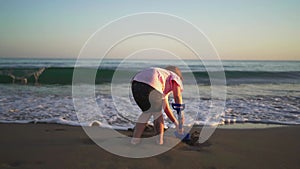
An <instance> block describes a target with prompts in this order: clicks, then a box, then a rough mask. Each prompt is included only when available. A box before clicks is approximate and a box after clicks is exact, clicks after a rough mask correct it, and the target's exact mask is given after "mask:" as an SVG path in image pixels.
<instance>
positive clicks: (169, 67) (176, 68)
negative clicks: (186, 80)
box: [165, 66, 183, 80]
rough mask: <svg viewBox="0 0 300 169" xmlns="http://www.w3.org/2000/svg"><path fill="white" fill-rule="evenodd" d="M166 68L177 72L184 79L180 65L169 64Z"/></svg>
mask: <svg viewBox="0 0 300 169" xmlns="http://www.w3.org/2000/svg"><path fill="white" fill-rule="evenodd" d="M165 69H167V70H169V71H172V72H174V73H176V74H177V75H178V76H179V77H180V79H181V80H183V77H182V74H181V71H180V69H179V68H178V67H176V66H167V67H165Z"/></svg>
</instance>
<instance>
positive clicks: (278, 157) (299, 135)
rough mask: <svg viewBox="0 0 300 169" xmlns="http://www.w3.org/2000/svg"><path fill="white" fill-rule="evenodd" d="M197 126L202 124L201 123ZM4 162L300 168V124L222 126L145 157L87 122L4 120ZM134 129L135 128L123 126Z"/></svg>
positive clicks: (0, 157)
mask: <svg viewBox="0 0 300 169" xmlns="http://www.w3.org/2000/svg"><path fill="white" fill-rule="evenodd" d="M194 130H199V128H195V129H194ZM0 133H1V139H0V168H1V169H2V168H3V169H5V168H7V169H11V168H20V169H26V168H30V169H31V168H32V169H36V168H43V169H48V168H49V169H60V168H63V169H67V168H70V169H77V168H78V169H90V168H120V169H127V168H128V169H135V168H137V169H143V168H156V169H157V168H172V169H175V168H180V169H194V168H195V169H258V168H261V169H289V168H290V169H295V168H299V166H300V156H299V154H300V126H289V127H274V128H264V129H221V128H218V129H217V130H216V132H215V133H214V134H213V136H212V137H211V138H210V139H209V140H208V141H206V142H205V143H203V144H196V145H194V146H191V145H187V144H185V143H180V144H178V145H177V146H175V147H174V148H172V149H171V150H169V151H167V152H165V153H163V154H160V155H157V156H154V157H150V158H144V159H131V158H125V157H120V156H117V155H114V154H111V153H109V152H107V151H105V150H103V149H102V148H100V147H99V146H97V145H96V144H95V143H94V142H93V141H92V140H90V139H89V137H88V136H87V135H86V134H85V132H84V131H83V129H82V128H81V127H75V126H66V125H58V124H0ZM122 133H124V134H126V135H131V134H132V131H122Z"/></svg>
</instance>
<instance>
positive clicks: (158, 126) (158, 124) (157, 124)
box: [153, 113, 164, 145]
mask: <svg viewBox="0 0 300 169" xmlns="http://www.w3.org/2000/svg"><path fill="white" fill-rule="evenodd" d="M157 116H158V117H157ZM154 119H155V120H154V122H153V123H154V129H155V132H156V134H158V140H157V144H160V145H162V144H163V143H164V118H163V116H162V114H161V113H159V114H154Z"/></svg>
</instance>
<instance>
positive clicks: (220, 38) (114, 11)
mask: <svg viewBox="0 0 300 169" xmlns="http://www.w3.org/2000/svg"><path fill="white" fill-rule="evenodd" d="M299 8H300V1H299V0H285V1H283V0H252V1H242V0H226V1H225V0H218V1H217V0H210V1H208V0H206V1H202V0H194V1H177V0H165V1H155V0H153V1H146V0H136V1H124V0H120V1H114V0H102V1H100V0H97V1H96V0H95V1H93V0H90V1H84V0H60V1H59V0H50V1H49V0H24V1H20V0H0V26H1V27H0V57H1V58H13V57H16V58H20V57H21V58H76V57H77V56H78V54H79V51H80V49H81V48H82V47H83V45H84V44H85V42H86V41H87V39H88V38H89V37H90V36H91V35H92V34H93V33H94V32H95V31H96V30H98V29H99V28H100V27H102V26H103V25H105V24H107V23H109V22H110V21H112V20H115V19H117V18H120V17H122V16H125V15H129V14H133V13H139V12H163V13H169V14H172V15H176V16H179V17H181V18H184V19H186V20H188V21H189V22H191V23H193V24H194V25H196V26H197V27H198V28H199V29H201V30H202V32H203V33H204V34H205V35H206V36H207V37H208V38H209V39H210V40H211V42H212V43H213V44H214V46H215V48H216V50H217V51H218V53H219V56H220V58H221V59H222V60H300V47H299V44H300V10H299ZM120 29H122V28H120ZM150 39H151V38H150ZM152 39H155V38H152ZM162 42H163V41H161V43H162ZM140 43H143V42H142V41H141V42H140ZM128 45H129V46H128ZM131 45H135V44H134V43H131ZM126 46H127V47H130V43H127V44H126ZM119 49H121V48H119ZM122 50H126V48H122ZM122 50H120V51H118V52H114V53H115V55H111V56H110V57H111V58H114V57H124V56H123V55H124V54H125V53H126V51H122ZM186 55H188V54H186ZM188 58H189V57H188V56H186V58H185V59H188Z"/></svg>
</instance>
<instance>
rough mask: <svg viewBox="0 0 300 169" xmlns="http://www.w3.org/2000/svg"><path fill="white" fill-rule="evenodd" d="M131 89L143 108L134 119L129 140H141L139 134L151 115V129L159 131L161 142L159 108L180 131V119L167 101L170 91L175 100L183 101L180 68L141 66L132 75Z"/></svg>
mask: <svg viewBox="0 0 300 169" xmlns="http://www.w3.org/2000/svg"><path fill="white" fill-rule="evenodd" d="M131 89H132V94H133V97H134V100H135V101H136V103H137V105H138V106H139V107H140V108H141V110H142V111H143V113H142V114H141V115H140V116H139V118H138V121H137V123H136V126H135V130H134V133H133V138H132V140H131V143H132V144H138V143H139V142H140V138H141V135H142V133H143V131H144V129H145V126H146V124H147V122H148V120H149V119H150V117H151V116H152V115H153V116H154V122H153V124H154V129H155V131H156V134H159V139H158V140H157V144H159V145H162V144H163V134H164V119H163V116H162V108H163V109H164V111H165V113H166V114H167V116H168V117H169V119H170V120H171V121H172V122H173V123H174V124H175V126H176V130H177V132H179V133H183V130H182V129H181V130H179V122H178V120H177V119H176V118H175V116H174V114H173V112H172V110H171V109H170V106H169V102H168V96H169V94H170V93H171V92H173V96H174V100H175V103H178V104H182V96H181V92H182V90H183V85H182V74H181V71H180V70H179V68H177V67H175V66H168V67H166V68H165V69H162V68H148V69H146V70H143V71H141V72H139V73H138V74H136V75H135V76H134V77H133V80H132V86H131ZM182 120H184V118H182Z"/></svg>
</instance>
